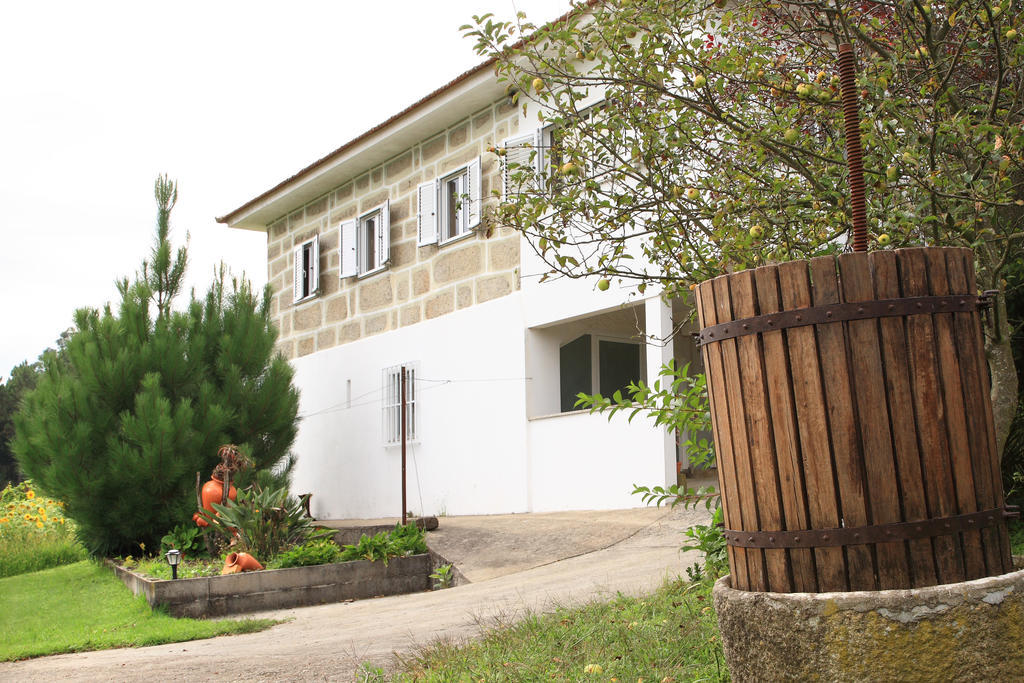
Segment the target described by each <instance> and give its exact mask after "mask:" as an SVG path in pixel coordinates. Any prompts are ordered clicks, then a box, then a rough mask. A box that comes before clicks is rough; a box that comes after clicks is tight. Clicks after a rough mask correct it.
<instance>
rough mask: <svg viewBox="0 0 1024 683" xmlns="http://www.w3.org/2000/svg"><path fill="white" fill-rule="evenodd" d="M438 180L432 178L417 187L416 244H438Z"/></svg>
mask: <svg viewBox="0 0 1024 683" xmlns="http://www.w3.org/2000/svg"><path fill="white" fill-rule="evenodd" d="M438 192H439V190H438V181H437V180H436V179H435V180H431V181H429V182H426V183H423V184H422V185H420V186H419V187H418V188H417V189H416V244H417V245H418V246H421V247H425V246H427V245H428V244H437V194H438Z"/></svg>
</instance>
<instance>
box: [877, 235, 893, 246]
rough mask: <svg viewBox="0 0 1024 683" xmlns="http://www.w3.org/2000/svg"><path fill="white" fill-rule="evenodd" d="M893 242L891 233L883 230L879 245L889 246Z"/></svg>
mask: <svg viewBox="0 0 1024 683" xmlns="http://www.w3.org/2000/svg"><path fill="white" fill-rule="evenodd" d="M891 242H892V238H891V237H889V233H887V232H883V233H882V234H881V235H879V236H878V246H880V247H887V246H889V244H890V243H891Z"/></svg>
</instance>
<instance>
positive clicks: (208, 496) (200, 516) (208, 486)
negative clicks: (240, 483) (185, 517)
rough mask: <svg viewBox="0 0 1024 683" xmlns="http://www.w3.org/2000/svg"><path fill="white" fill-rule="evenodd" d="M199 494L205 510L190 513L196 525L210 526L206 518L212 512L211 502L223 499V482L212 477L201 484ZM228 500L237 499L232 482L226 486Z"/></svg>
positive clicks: (236, 491)
mask: <svg viewBox="0 0 1024 683" xmlns="http://www.w3.org/2000/svg"><path fill="white" fill-rule="evenodd" d="M200 495H201V496H202V499H203V509H204V510H205V511H206V512H205V514H204V513H201V512H197V513H195V514H194V515H192V520H193V521H194V522H195V523H196V525H197V526H200V527H205V526H210V522H209V521H208V518H209V517H210V516H212V515H213V514H214V512H213V503H220V502H221V501H222V500H224V482H223V481H221V480H220V479H217V478H216V477H212V478H211V479H210V481H208V482H206V483H205V484H203V489H202V492H201V494H200ZM228 500H238V489H236V488H235V485H234V484H232V485H231V486H230V488H228ZM204 518H205V519H204Z"/></svg>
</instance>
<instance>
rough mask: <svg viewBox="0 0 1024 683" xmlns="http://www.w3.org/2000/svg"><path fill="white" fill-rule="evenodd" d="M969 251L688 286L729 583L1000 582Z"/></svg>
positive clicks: (1004, 539) (890, 255)
mask: <svg viewBox="0 0 1024 683" xmlns="http://www.w3.org/2000/svg"><path fill="white" fill-rule="evenodd" d="M985 305H986V297H984V296H978V294H977V285H976V281H975V276H974V259H973V254H972V252H971V251H970V250H969V249H952V248H917V249H900V250H895V251H876V252H872V253H856V254H843V255H841V256H838V257H833V256H826V257H821V258H815V259H811V260H810V261H794V262H790V263H782V264H778V265H773V266H765V267H762V268H758V269H756V270H748V271H744V272H740V273H733V274H730V275H723V276H721V277H718V278H715V279H713V280H708V281H706V282H703V283H701V284H700V285H699V286H698V287H697V289H696V306H697V310H698V314H699V317H700V322H701V327H702V328H703V329H702V331H701V333H700V343H701V346H702V352H703V356H704V362H705V368H706V370H707V377H708V391H709V394H710V398H711V414H712V422H713V429H714V435H715V445H716V447H717V452H718V472H719V484H720V486H721V492H722V505H723V508H724V510H723V511H724V517H725V526H726V529H725V535H726V540H727V543H728V544H729V545H728V548H729V551H728V552H729V565H730V568H731V571H732V577H733V586H734V587H736V588H739V589H741V590H753V591H776V592H783V593H789V592H797V591H799V592H826V591H850V590H886V589H893V588H916V587H922V586H930V585H935V584H940V583H955V582H959V581H965V580H970V579H976V578H981V577H985V576H997V575H1000V574H1004V573H1006V572H1009V571H1012V566H1011V558H1010V546H1009V539H1008V536H1007V530H1006V520H1005V518H1004V509H1003V492H1002V483H1001V478H1000V472H999V458H998V453H996V447H995V432H994V429H993V422H992V405H991V401H990V398H989V379H988V368H987V365H986V361H985V355H984V347H983V342H982V336H981V335H982V332H981V317H980V316H981V311H980V309H982V308H984V306H985Z"/></svg>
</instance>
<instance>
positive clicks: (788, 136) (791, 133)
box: [782, 128, 800, 145]
mask: <svg viewBox="0 0 1024 683" xmlns="http://www.w3.org/2000/svg"><path fill="white" fill-rule="evenodd" d="M782 137H783V139H784V140H785V141H786V142H788V143H789V144H791V145H792V144H794V143H795V142H796V141H797V140H798V139H799V138H800V133H798V132H797V130H796V129H795V128H787V129H786V133H785V134H784V135H783V136H782Z"/></svg>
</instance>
